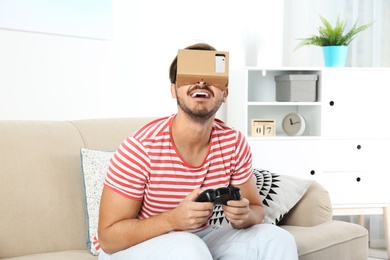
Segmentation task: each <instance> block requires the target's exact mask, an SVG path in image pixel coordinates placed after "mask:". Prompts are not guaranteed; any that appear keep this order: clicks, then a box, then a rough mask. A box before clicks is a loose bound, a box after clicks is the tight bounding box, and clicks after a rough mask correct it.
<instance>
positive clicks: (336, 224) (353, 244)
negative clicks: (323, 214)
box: [281, 211, 368, 260]
mask: <svg viewBox="0 0 390 260" xmlns="http://www.w3.org/2000/svg"><path fill="white" fill-rule="evenodd" d="M308 215H312V214H311V213H310V211H308ZM281 227H282V228H283V229H285V230H287V231H288V232H290V233H291V234H292V235H293V236H294V237H295V241H296V243H297V248H298V255H299V259H300V260H311V259H353V260H367V256H368V231H367V229H365V228H364V227H362V226H359V225H357V224H352V223H346V222H342V221H328V222H326V223H323V224H321V225H317V226H313V227H299V226H281Z"/></svg>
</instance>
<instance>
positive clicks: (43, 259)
mask: <svg viewBox="0 0 390 260" xmlns="http://www.w3.org/2000/svg"><path fill="white" fill-rule="evenodd" d="M5 259H9V260H70V259H71V260H98V258H97V256H93V255H91V254H90V253H89V252H88V251H87V250H69V251H59V252H53V253H42V254H33V255H24V256H19V257H12V258H5Z"/></svg>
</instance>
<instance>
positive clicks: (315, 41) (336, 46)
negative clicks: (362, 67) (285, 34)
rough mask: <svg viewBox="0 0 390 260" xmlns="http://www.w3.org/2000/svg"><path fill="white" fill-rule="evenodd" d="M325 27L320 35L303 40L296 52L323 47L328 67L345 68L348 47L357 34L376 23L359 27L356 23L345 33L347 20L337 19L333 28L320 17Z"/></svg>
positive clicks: (320, 29) (320, 30) (320, 31)
mask: <svg viewBox="0 0 390 260" xmlns="http://www.w3.org/2000/svg"><path fill="white" fill-rule="evenodd" d="M320 18H321V21H322V23H323V26H320V27H319V28H318V32H319V35H313V36H311V37H308V38H301V39H299V40H301V41H300V43H299V44H298V45H297V46H296V47H295V49H294V50H296V49H298V48H300V47H302V46H305V45H316V46H321V47H323V54H324V62H325V66H326V67H345V63H346V58H347V53H348V45H349V44H350V43H351V41H352V40H353V39H355V37H356V36H357V34H358V33H359V32H361V31H364V30H366V29H367V28H369V27H370V26H371V25H372V24H373V23H374V22H371V23H368V24H365V25H362V26H359V27H357V21H358V20H356V21H355V23H354V25H353V26H352V28H351V29H350V30H349V31H348V32H346V33H344V30H345V26H346V25H347V20H345V21H341V20H340V16H338V17H337V21H336V26H335V27H332V25H331V24H330V23H329V21H328V20H326V19H325V18H324V17H322V16H321V15H320Z"/></svg>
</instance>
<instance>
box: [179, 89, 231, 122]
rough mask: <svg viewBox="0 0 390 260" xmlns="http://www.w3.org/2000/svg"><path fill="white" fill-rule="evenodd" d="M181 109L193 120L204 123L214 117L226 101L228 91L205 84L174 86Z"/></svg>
mask: <svg viewBox="0 0 390 260" xmlns="http://www.w3.org/2000/svg"><path fill="white" fill-rule="evenodd" d="M174 89H175V96H174V97H176V100H177V104H178V106H179V109H180V110H182V111H183V112H184V113H186V114H187V115H189V116H190V117H191V118H192V119H194V120H196V121H199V122H204V121H206V120H208V119H209V118H210V117H212V116H213V115H214V114H215V113H216V112H217V111H218V109H219V108H220V107H221V105H222V103H223V102H224V101H225V98H226V95H227V89H226V88H225V90H221V89H219V88H216V87H214V86H208V85H206V84H204V83H203V82H199V83H197V84H193V85H184V86H180V87H179V88H177V87H176V86H174Z"/></svg>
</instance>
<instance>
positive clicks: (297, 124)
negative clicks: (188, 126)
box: [282, 113, 306, 135]
mask: <svg viewBox="0 0 390 260" xmlns="http://www.w3.org/2000/svg"><path fill="white" fill-rule="evenodd" d="M282 129H283V131H284V132H285V133H286V134H287V135H302V134H303V133H304V132H305V129H306V121H305V118H304V117H303V116H301V115H300V114H298V113H290V114H288V115H286V116H285V117H284V118H283V121H282Z"/></svg>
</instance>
